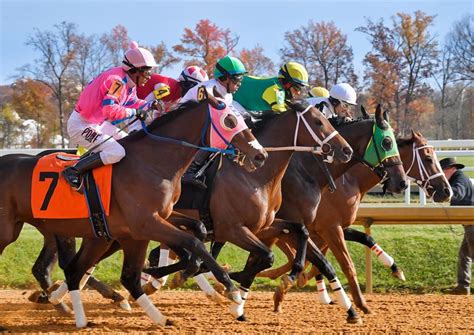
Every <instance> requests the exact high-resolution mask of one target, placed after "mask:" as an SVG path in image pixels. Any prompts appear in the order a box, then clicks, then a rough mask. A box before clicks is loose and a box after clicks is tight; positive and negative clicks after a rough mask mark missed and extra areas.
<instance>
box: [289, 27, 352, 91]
mask: <svg viewBox="0 0 474 335" xmlns="http://www.w3.org/2000/svg"><path fill="white" fill-rule="evenodd" d="M280 52H281V54H282V57H283V60H284V61H285V62H286V61H296V62H299V63H301V64H303V65H304V66H305V67H306V69H307V70H308V74H309V78H310V82H311V83H312V84H313V85H318V86H324V87H328V88H330V87H331V86H332V85H333V84H337V83H340V82H348V83H351V84H352V85H354V86H356V84H357V77H356V75H355V73H354V67H353V58H354V56H353V52H352V48H351V47H350V46H348V45H347V36H346V35H345V34H343V33H342V32H341V31H340V30H339V29H338V28H337V27H336V25H335V24H334V22H324V21H322V22H318V23H314V22H313V21H309V23H308V24H307V25H306V26H302V27H301V28H299V29H296V30H294V31H289V32H286V33H285V46H284V47H283V48H282V49H280Z"/></svg>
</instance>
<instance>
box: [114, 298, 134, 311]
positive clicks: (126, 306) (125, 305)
mask: <svg viewBox="0 0 474 335" xmlns="http://www.w3.org/2000/svg"><path fill="white" fill-rule="evenodd" d="M116 304H117V305H118V306H119V307H120V308H121V309H123V310H124V311H127V312H130V311H131V310H132V306H130V303H129V302H128V300H127V299H123V300H122V301H117V302H116Z"/></svg>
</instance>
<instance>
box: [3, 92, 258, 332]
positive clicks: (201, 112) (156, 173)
mask: <svg viewBox="0 0 474 335" xmlns="http://www.w3.org/2000/svg"><path fill="white" fill-rule="evenodd" d="M211 102H212V101H211ZM225 112H226V113H229V114H232V112H230V111H229V109H226V110H225ZM209 114H210V111H209V107H208V104H207V102H203V103H201V104H199V105H197V106H193V107H190V106H184V107H183V108H182V109H179V110H176V111H174V112H170V113H168V114H167V115H165V116H163V117H161V118H159V119H157V120H155V121H154V122H153V123H152V124H151V125H150V126H149V131H150V133H151V134H152V135H158V134H159V136H162V137H167V138H171V137H174V138H175V137H178V138H179V140H180V141H183V142H182V143H184V142H186V143H188V144H189V143H191V144H194V145H196V144H199V143H200V140H201V138H202V137H203V134H204V135H205V136H204V138H205V139H207V140H209V137H210V136H209V133H210V130H209V122H208V121H207V120H208V118H209ZM234 118H235V116H234ZM231 123H232V122H231ZM206 126H207V128H205V127H206ZM203 129H204V131H203ZM231 143H232V144H233V145H235V147H237V148H238V149H239V150H240V151H241V152H243V153H244V154H246V157H247V159H245V160H244V166H245V167H246V168H247V169H249V170H254V169H255V168H258V167H261V166H262V165H263V163H264V161H265V159H266V158H267V153H266V152H265V150H263V149H262V148H261V146H258V145H256V143H258V142H256V140H255V137H254V136H253V135H252V134H251V132H250V130H248V129H246V130H244V131H242V132H240V133H238V134H237V135H235V136H234V137H233V139H232V142H231ZM121 144H122V145H123V147H124V148H125V150H126V152H127V156H126V157H125V158H124V159H123V160H122V161H120V162H119V163H117V164H115V165H114V167H113V177H112V197H111V205H110V216H109V217H108V220H109V228H110V232H111V234H112V236H113V237H114V238H115V239H117V240H121V241H123V242H122V243H121V245H122V248H123V250H124V256H125V257H124V264H123V269H122V276H121V281H122V284H123V285H124V286H125V287H126V288H127V289H128V290H129V291H130V293H131V295H132V296H133V297H134V299H136V300H137V302H138V303H139V304H140V306H141V307H142V308H144V310H145V311H146V313H147V314H148V315H149V316H150V317H151V318H152V320H153V321H154V322H155V323H157V324H160V325H164V324H166V323H167V320H166V317H164V316H163V315H162V314H161V313H160V311H159V310H158V309H157V308H156V307H155V306H154V305H153V304H152V303H151V301H150V300H149V298H148V297H147V296H146V295H145V294H144V293H143V290H142V288H141V287H140V285H139V275H138V276H137V275H136V274H137V273H138V274H139V273H140V271H141V268H142V266H143V262H144V259H145V252H146V250H143V249H141V248H139V247H138V248H137V245H139V246H140V245H143V241H149V240H156V241H161V242H163V243H166V244H167V245H170V246H174V247H176V248H177V249H179V248H185V249H187V250H189V251H191V252H192V253H194V254H196V255H199V257H200V258H201V259H202V260H203V261H204V262H205V263H206V264H207V266H209V268H210V269H211V271H213V273H215V275H216V277H217V278H218V280H219V281H222V283H223V284H225V285H226V288H227V290H228V292H229V294H230V297H232V299H233V300H234V301H235V300H236V301H240V300H241V299H240V294H239V292H238V290H236V289H235V287H234V286H233V283H232V282H231V280H230V278H229V276H228V275H227V273H225V272H224V271H223V270H222V269H221V268H220V267H219V265H218V264H217V263H216V262H215V260H214V259H213V258H212V257H211V256H210V255H209V253H208V252H207V251H206V249H205V247H204V244H203V243H202V242H200V241H199V240H198V239H196V238H195V237H193V236H191V235H190V234H187V233H184V232H182V231H181V230H179V229H177V228H175V227H174V226H173V225H172V224H170V223H169V222H168V221H167V220H166V219H167V218H168V217H169V215H170V214H171V213H172V210H173V205H174V203H176V201H177V200H178V198H179V194H180V190H181V188H180V185H181V184H180V181H181V176H182V175H183V173H184V171H185V170H186V168H187V167H188V166H189V164H190V163H191V161H192V159H193V158H194V155H195V154H196V152H197V148H195V147H192V146H185V145H176V144H175V143H168V142H164V141H162V140H160V141H156V140H155V139H154V138H153V137H151V136H147V135H145V133H144V132H143V131H140V132H137V133H135V134H132V135H130V136H128V137H126V138H124V139H123V140H121ZM38 159H39V158H38V157H37V156H28V155H7V156H4V157H1V158H0V188H1V189H2V190H3V191H2V194H1V196H0V220H1V221H0V225H1V229H0V253H1V252H3V250H4V249H5V248H6V247H7V246H8V245H9V244H10V243H12V242H14V241H15V240H16V239H17V238H18V235H19V234H20V231H21V228H22V226H23V224H24V222H28V223H30V224H31V225H33V226H35V227H39V228H40V229H41V230H42V231H46V232H49V233H54V234H57V235H61V236H71V237H84V238H88V239H91V240H92V241H93V242H92V243H91V244H93V247H90V248H89V249H88V250H83V249H81V250H80V251H79V253H78V254H77V255H76V257H75V258H74V259H73V260H72V262H71V263H70V264H69V265H68V266H67V268H66V270H65V276H66V281H67V286H68V288H69V290H70V294H71V300H72V301H73V307H74V311H75V317H76V325H77V326H78V327H85V326H86V325H87V319H86V317H85V313H84V310H83V307H82V303H81V301H80V295H79V291H78V287H79V282H80V280H81V278H82V276H83V274H84V273H85V272H86V270H87V269H88V268H89V262H92V263H95V262H96V261H97V260H98V259H99V258H100V257H101V256H102V254H103V253H104V252H105V251H106V250H107V249H108V247H109V245H110V243H109V242H107V241H105V240H101V239H94V238H93V237H94V235H93V233H92V230H91V228H90V225H89V222H88V219H68V220H58V219H55V220H52V219H35V218H34V217H33V214H32V209H31V201H30V198H31V176H32V171H33V168H34V166H35V165H36V162H37V161H38Z"/></svg>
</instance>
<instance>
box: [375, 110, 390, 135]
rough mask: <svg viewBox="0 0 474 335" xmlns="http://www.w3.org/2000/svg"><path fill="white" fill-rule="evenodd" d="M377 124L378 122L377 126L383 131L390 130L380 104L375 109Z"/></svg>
mask: <svg viewBox="0 0 474 335" xmlns="http://www.w3.org/2000/svg"><path fill="white" fill-rule="evenodd" d="M375 122H377V126H378V127H379V128H380V129H382V130H387V129H388V123H387V122H385V119H384V117H383V112H382V106H381V105H380V104H378V105H377V108H376V109H375Z"/></svg>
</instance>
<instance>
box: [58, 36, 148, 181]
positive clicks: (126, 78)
mask: <svg viewBox="0 0 474 335" xmlns="http://www.w3.org/2000/svg"><path fill="white" fill-rule="evenodd" d="M154 67H156V63H155V59H154V58H153V55H152V54H151V53H150V51H148V50H146V49H144V48H139V47H138V44H137V43H136V42H134V41H133V42H132V43H131V45H130V50H128V51H127V52H126V53H125V55H124V58H123V61H122V66H121V67H114V68H112V69H109V70H107V71H105V72H103V73H102V74H100V75H99V76H98V77H96V78H95V79H93V80H92V81H91V82H90V83H89V84H88V85H87V86H86V88H85V89H84V91H83V92H82V93H81V95H80V97H79V101H78V102H77V104H76V107H75V109H74V111H73V112H72V114H71V116H70V117H69V120H68V123H67V132H68V134H69V138H70V140H71V143H74V144H76V145H80V146H82V147H85V148H86V149H90V148H92V147H94V148H93V153H91V154H90V155H87V156H85V157H83V158H81V159H80V160H79V161H78V162H77V163H76V164H75V165H74V166H71V167H68V168H66V169H65V170H64V171H63V176H64V178H65V179H66V181H67V182H68V183H69V184H70V185H71V186H72V187H73V188H75V189H79V188H80V186H81V178H80V175H81V174H82V173H84V172H86V171H88V170H91V169H93V168H96V167H99V166H102V165H106V164H113V163H116V162H118V161H120V160H121V159H122V158H123V157H124V156H125V150H124V148H123V147H122V146H121V145H120V144H119V143H118V142H117V140H118V139H120V138H122V137H124V136H126V134H125V133H124V134H122V133H121V132H120V131H121V130H120V129H119V128H117V127H115V126H113V125H112V124H111V123H110V121H114V120H119V119H123V118H125V117H130V116H133V115H136V117H137V118H140V119H143V118H145V117H146V113H147V111H148V110H150V109H156V108H157V104H156V101H152V102H147V101H145V100H140V99H138V98H137V95H136V87H137V86H143V85H145V84H146V82H147V81H148V80H149V79H150V76H151V70H152V69H153V68H154ZM97 144H99V145H98V146H96V145H97Z"/></svg>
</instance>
